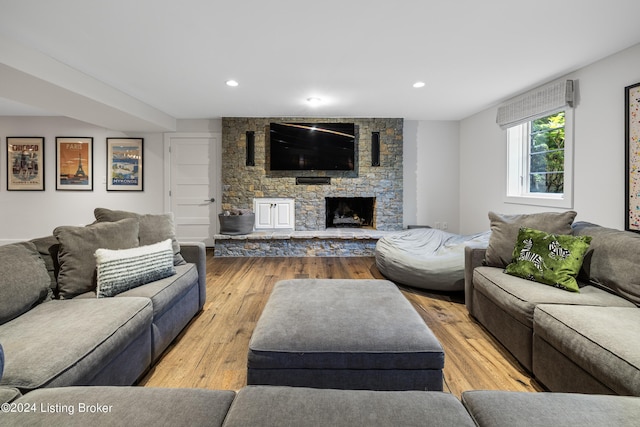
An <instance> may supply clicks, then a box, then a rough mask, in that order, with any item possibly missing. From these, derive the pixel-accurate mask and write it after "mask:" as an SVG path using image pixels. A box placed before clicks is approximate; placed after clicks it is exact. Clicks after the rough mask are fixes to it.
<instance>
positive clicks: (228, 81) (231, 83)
mask: <svg viewBox="0 0 640 427" xmlns="http://www.w3.org/2000/svg"><path fill="white" fill-rule="evenodd" d="M226 83H227V86H231V87H236V86H238V82H237V81H235V80H227V81H226Z"/></svg>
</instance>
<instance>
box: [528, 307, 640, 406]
mask: <svg viewBox="0 0 640 427" xmlns="http://www.w3.org/2000/svg"><path fill="white" fill-rule="evenodd" d="M638 325H640V310H638V308H637V307H633V308H624V307H585V306H562V305H547V304H542V305H539V306H538V307H537V308H536V310H535V314H534V333H535V334H536V336H538V337H539V338H541V339H543V340H544V341H546V342H547V343H549V344H550V345H551V346H552V347H554V348H555V349H556V350H558V351H559V352H560V353H562V354H563V355H564V356H565V357H566V358H568V359H569V360H571V361H573V363H575V364H576V365H578V366H579V367H580V368H582V369H583V370H584V371H586V372H588V373H589V374H590V375H591V376H593V377H594V378H595V379H597V380H598V381H600V382H601V383H602V384H604V385H605V386H607V387H608V388H609V389H611V390H613V391H615V392H616V393H618V394H632V395H636V396H640V330H639V329H638Z"/></svg>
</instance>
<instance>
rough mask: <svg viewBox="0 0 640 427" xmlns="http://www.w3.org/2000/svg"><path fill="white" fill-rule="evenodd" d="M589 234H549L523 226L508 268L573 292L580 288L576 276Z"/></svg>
mask: <svg viewBox="0 0 640 427" xmlns="http://www.w3.org/2000/svg"><path fill="white" fill-rule="evenodd" d="M590 243H591V237H590V236H571V235H562V234H549V233H545V232H544V231H539V230H534V229H532V228H526V227H522V228H520V231H519V232H518V240H517V242H516V246H515V248H514V249H513V260H512V262H511V263H510V264H509V265H507V267H506V269H505V272H506V273H507V274H511V275H513V276H518V277H522V278H523V279H528V280H533V281H535V282H540V283H544V284H546V285H551V286H555V287H557V288H560V289H564V290H567V291H571V292H580V288H579V287H578V282H577V281H576V276H577V275H578V272H579V271H580V267H581V266H582V260H583V259H584V255H585V253H586V252H587V250H588V249H589V244H590Z"/></svg>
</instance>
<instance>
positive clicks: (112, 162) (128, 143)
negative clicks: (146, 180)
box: [107, 138, 144, 191]
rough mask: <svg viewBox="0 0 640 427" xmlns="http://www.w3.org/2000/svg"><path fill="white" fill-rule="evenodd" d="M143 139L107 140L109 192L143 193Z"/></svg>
mask: <svg viewBox="0 0 640 427" xmlns="http://www.w3.org/2000/svg"><path fill="white" fill-rule="evenodd" d="M143 143H144V140H143V138H107V191H142V190H143V189H144V187H143V163H144V162H143V149H142V148H143Z"/></svg>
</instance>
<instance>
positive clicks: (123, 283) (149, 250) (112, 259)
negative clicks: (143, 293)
mask: <svg viewBox="0 0 640 427" xmlns="http://www.w3.org/2000/svg"><path fill="white" fill-rule="evenodd" d="M95 257H96V269H97V275H98V279H97V280H98V285H97V290H96V293H97V296H98V298H104V297H112V296H114V295H117V294H119V293H121V292H124V291H127V290H129V289H133V288H135V287H138V286H140V285H144V284H145V283H150V282H153V281H156V280H160V279H163V278H165V277H169V276H172V275H174V274H175V273H176V269H175V267H174V266H173V250H172V248H171V240H170V239H167V240H165V241H162V242H159V243H154V244H152V245H146V246H139V247H137V248H131V249H120V250H111V249H98V250H96V252H95Z"/></svg>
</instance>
